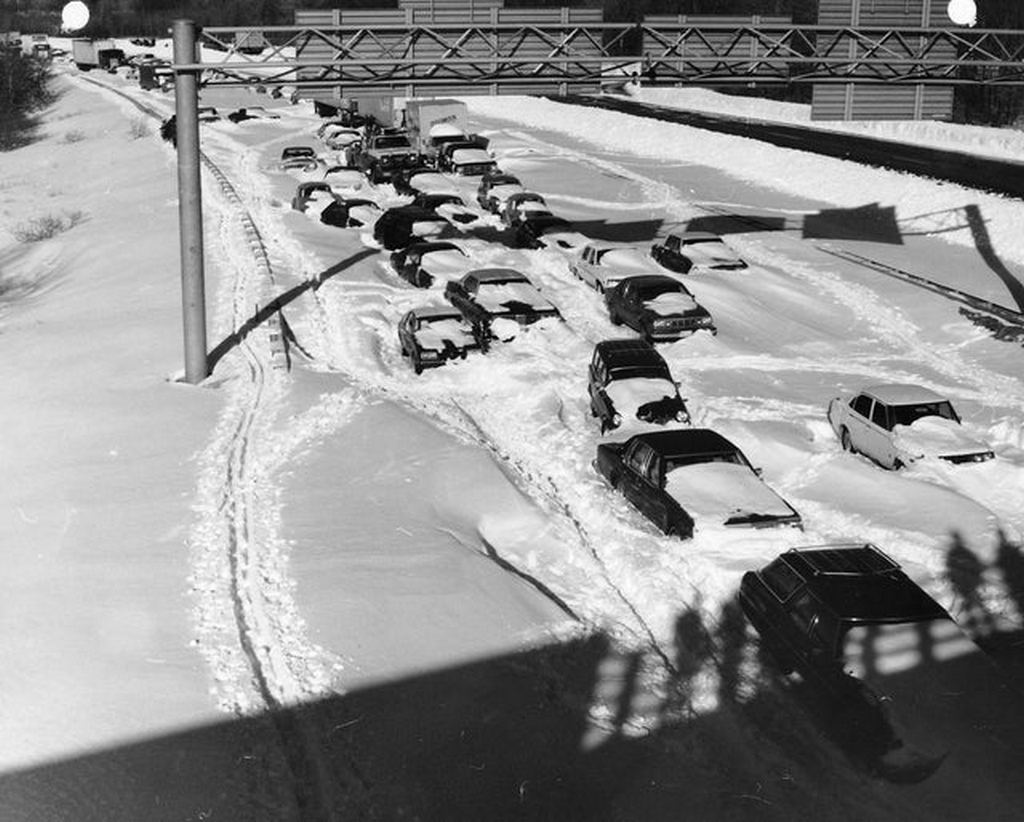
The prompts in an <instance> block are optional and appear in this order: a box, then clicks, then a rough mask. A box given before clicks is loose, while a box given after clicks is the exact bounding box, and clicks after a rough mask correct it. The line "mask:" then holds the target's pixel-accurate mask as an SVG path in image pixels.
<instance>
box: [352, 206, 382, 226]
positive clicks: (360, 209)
mask: <svg viewBox="0 0 1024 822" xmlns="http://www.w3.org/2000/svg"><path fill="white" fill-rule="evenodd" d="M380 214H381V212H380V209H379V208H377V207H376V206H372V205H355V206H351V207H350V208H349V210H348V217H349V219H350V220H358V221H359V222H361V223H362V224H363V225H369V224H370V223H372V222H373V221H374V220H376V219H377V218H378V217H379V216H380Z"/></svg>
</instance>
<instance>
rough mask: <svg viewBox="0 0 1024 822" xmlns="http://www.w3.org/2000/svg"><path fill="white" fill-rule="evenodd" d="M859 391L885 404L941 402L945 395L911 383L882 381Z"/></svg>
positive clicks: (944, 399)
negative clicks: (882, 382)
mask: <svg viewBox="0 0 1024 822" xmlns="http://www.w3.org/2000/svg"><path fill="white" fill-rule="evenodd" d="M859 393H862V394H869V395H870V396H872V397H874V398H875V399H876V400H879V401H880V402H883V403H885V404H886V405H902V404H904V403H907V404H909V403H917V402H943V401H946V399H947V398H946V397H944V396H942V395H941V394H937V393H936V392H934V391H932V390H931V389H930V388H925V387H924V386H923V385H913V384H912V383H884V384H880V385H869V386H867V387H865V388H863V389H861V391H860V392H859Z"/></svg>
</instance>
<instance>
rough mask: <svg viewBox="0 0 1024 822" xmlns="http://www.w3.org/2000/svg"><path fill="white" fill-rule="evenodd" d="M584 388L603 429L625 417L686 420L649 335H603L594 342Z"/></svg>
mask: <svg viewBox="0 0 1024 822" xmlns="http://www.w3.org/2000/svg"><path fill="white" fill-rule="evenodd" d="M587 393H589V395H590V413H591V414H592V415H593V416H595V417H597V419H598V420H599V421H600V423H601V433H602V434H604V433H606V432H607V431H610V430H612V429H614V428H618V427H619V426H620V425H622V424H623V422H624V421H625V422H629V421H640V422H642V423H652V424H655V425H665V424H666V423H669V422H680V423H684V424H687V425H688V424H689V423H690V414H689V412H688V411H687V409H686V402H685V401H684V400H683V398H682V397H680V396H679V387H678V385H677V384H676V382H675V380H673V379H672V373H671V372H670V371H669V368H668V363H666V362H665V359H664V357H662V356H661V354H659V353H658V352H657V351H656V350H655V349H654V346H653V345H651V344H650V343H649V342H647V340H635V339H634V340H602V341H601V342H599V343H598V344H597V345H595V346H594V354H593V356H592V357H591V359H590V367H589V369H588V381H587Z"/></svg>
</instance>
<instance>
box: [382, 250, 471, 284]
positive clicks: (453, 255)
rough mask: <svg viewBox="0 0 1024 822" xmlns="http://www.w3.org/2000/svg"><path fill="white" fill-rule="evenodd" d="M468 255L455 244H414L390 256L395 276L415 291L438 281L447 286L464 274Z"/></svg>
mask: <svg viewBox="0 0 1024 822" xmlns="http://www.w3.org/2000/svg"><path fill="white" fill-rule="evenodd" d="M468 264H469V255H468V254H466V252H465V251H463V250H462V248H461V247H459V246H457V245H456V244H455V243H452V242H448V241H445V240H441V241H440V242H426V243H415V244H413V245H410V246H408V247H407V248H403V249H399V250H398V251H394V252H392V254H391V267H392V268H393V269H394V271H395V273H396V274H397V275H398V276H399V277H401V278H402V279H403V280H406V281H408V282H410V283H412V284H413V285H414V286H416V287H417V288H430V286H431V285H433V284H434V283H435V282H437V281H438V280H440V281H441V282H443V283H447V282H449V281H450V280H454V279H458V278H459V277H461V276H462V275H463V274H465V273H466V268H467V267H468Z"/></svg>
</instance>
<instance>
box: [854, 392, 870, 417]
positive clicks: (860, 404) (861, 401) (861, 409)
mask: <svg viewBox="0 0 1024 822" xmlns="http://www.w3.org/2000/svg"><path fill="white" fill-rule="evenodd" d="M850 408H852V409H853V410H854V411H855V412H857V413H858V414H860V415H861V416H862V417H864V418H865V419H871V397H869V396H867V395H866V394H860V395H858V396H857V397H855V398H854V400H853V402H851V403H850Z"/></svg>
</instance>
